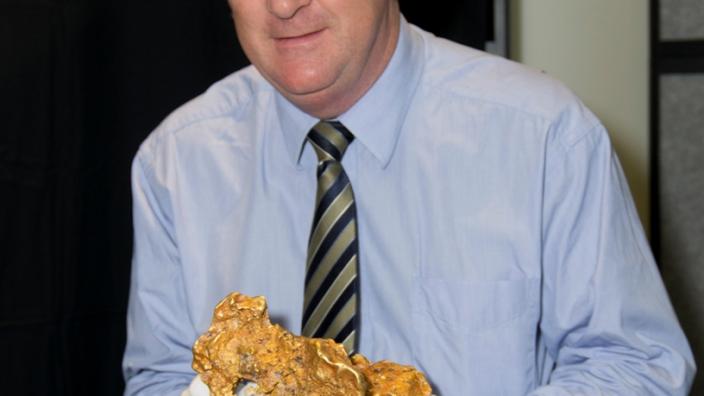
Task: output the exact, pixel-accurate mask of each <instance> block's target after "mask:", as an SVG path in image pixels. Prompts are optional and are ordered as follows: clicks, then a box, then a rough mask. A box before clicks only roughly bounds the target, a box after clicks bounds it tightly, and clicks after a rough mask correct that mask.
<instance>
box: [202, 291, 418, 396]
mask: <svg viewBox="0 0 704 396" xmlns="http://www.w3.org/2000/svg"><path fill="white" fill-rule="evenodd" d="M193 369H194V370H195V371H196V372H198V373H199V374H200V376H201V378H202V380H203V382H205V383H206V384H207V385H208V387H209V388H210V392H211V393H212V394H213V395H214V396H232V395H233V394H234V389H235V388H236V387H237V385H238V384H240V383H242V382H244V381H249V382H253V383H255V384H256V388H255V394H257V395H271V396H284V395H286V396H354V395H358V396H430V394H431V389H430V385H429V384H428V382H427V381H426V379H425V377H424V376H423V374H422V373H420V372H419V371H418V370H416V369H415V368H413V367H411V366H402V365H399V364H396V363H392V362H389V361H385V360H382V361H380V362H377V363H374V364H370V362H369V361H368V360H367V359H366V358H365V357H364V356H362V355H359V354H357V355H355V356H353V357H352V359H351V360H350V358H349V357H348V356H347V353H346V352H345V349H344V348H343V347H342V345H341V344H337V343H335V342H334V341H333V340H329V339H322V338H307V337H300V336H294V335H293V334H291V333H289V332H287V331H286V330H284V329H283V328H282V327H281V326H279V325H275V324H271V322H270V321H269V314H268V312H267V306H266V300H265V299H264V297H248V296H245V295H243V294H240V293H231V294H230V295H229V296H227V297H225V299H224V300H222V301H221V302H220V303H219V304H218V305H217V306H216V307H215V314H214V315H213V322H212V324H211V325H210V328H209V329H208V331H207V332H206V333H205V334H203V335H202V336H200V338H198V340H197V341H196V343H195V344H194V345H193Z"/></svg>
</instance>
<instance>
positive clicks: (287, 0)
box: [267, 0, 311, 19]
mask: <svg viewBox="0 0 704 396" xmlns="http://www.w3.org/2000/svg"><path fill="white" fill-rule="evenodd" d="M310 2H311V0H267V3H268V4H267V5H268V8H269V12H271V13H272V14H274V15H276V16H277V17H279V18H281V19H289V18H291V17H293V16H294V15H296V13H297V12H298V10H300V9H301V8H303V7H305V6H307V5H308V4H310Z"/></svg>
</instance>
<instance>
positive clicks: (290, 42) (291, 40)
mask: <svg viewBox="0 0 704 396" xmlns="http://www.w3.org/2000/svg"><path fill="white" fill-rule="evenodd" d="M324 30H325V29H319V30H314V31H312V32H309V33H303V34H296V35H282V36H280V37H275V38H274V39H275V40H276V43H277V44H279V45H282V46H284V47H292V46H299V45H304V44H308V43H310V42H312V41H314V40H315V39H317V38H318V37H319V36H320V35H321V34H322V32H323V31H324Z"/></svg>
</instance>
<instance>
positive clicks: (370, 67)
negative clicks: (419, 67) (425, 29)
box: [229, 0, 400, 118]
mask: <svg viewBox="0 0 704 396" xmlns="http://www.w3.org/2000/svg"><path fill="white" fill-rule="evenodd" d="M229 3H230V7H231V9H232V11H233V16H234V20H235V27H236V30H237V36H238V38H239V41H240V44H241V45H242V48H243V49H244V52H245V54H246V55H247V57H248V58H249V60H250V61H251V62H252V63H253V64H254V66H255V67H256V68H257V69H258V70H259V72H260V73H261V74H262V75H263V76H264V77H265V78H266V79H267V80H268V81H269V82H270V83H271V84H273V85H274V86H275V87H276V88H277V89H278V90H279V92H281V93H282V94H283V95H284V96H285V97H286V98H288V99H289V100H290V101H291V102H293V103H294V104H296V105H297V106H298V107H299V108H301V109H302V110H303V111H305V112H307V113H309V114H311V115H314V116H317V117H319V118H330V117H335V116H337V115H339V114H340V113H342V112H344V111H345V110H347V109H348V108H349V107H351V106H352V105H353V104H354V102H356V101H357V100H358V99H359V98H360V97H361V96H362V95H364V93H365V92H366V91H367V89H368V88H369V87H370V86H371V85H372V84H373V83H374V81H376V79H377V77H379V75H380V74H381V73H382V72H383V70H384V68H385V67H386V64H387V63H388V61H389V59H390V58H391V55H392V54H393V51H394V48H395V46H396V40H397V36H398V26H399V18H400V13H399V11H398V3H397V2H396V0H229Z"/></svg>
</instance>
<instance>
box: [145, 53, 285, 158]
mask: <svg viewBox="0 0 704 396" xmlns="http://www.w3.org/2000/svg"><path fill="white" fill-rule="evenodd" d="M272 92H273V88H271V85H269V84H268V83H267V82H266V81H265V80H264V78H263V77H262V76H261V75H260V74H259V72H257V70H256V69H255V68H254V67H253V66H247V67H245V68H243V69H240V70H238V71H236V72H234V73H232V74H230V75H228V76H227V77H225V78H223V79H222V80H220V81H217V82H215V83H214V84H213V85H211V86H210V87H209V88H208V89H207V90H206V91H205V92H203V93H202V94H200V95H198V96H197V97H195V98H193V99H191V100H189V101H188V102H186V103H184V104H183V105H181V106H179V107H178V108H177V109H176V110H174V111H173V112H171V114H169V115H168V116H167V117H166V118H165V119H164V120H163V121H162V122H161V123H160V124H159V126H157V128H156V129H155V130H154V131H152V133H150V135H149V136H148V137H147V139H146V140H145V142H144V143H143V144H142V147H143V148H144V146H154V145H158V144H159V143H160V141H162V140H164V139H170V138H173V137H174V136H176V135H179V134H188V133H189V132H194V133H199V134H207V133H208V131H210V130H213V129H217V127H218V125H221V124H222V121H223V120H224V119H227V120H229V121H230V122H235V123H236V122H237V121H245V122H246V121H247V120H248V118H249V117H251V116H252V115H253V114H254V113H255V112H253V111H251V109H252V108H253V107H254V106H257V104H258V103H259V102H260V101H261V99H262V98H263V97H266V96H270V95H271V94H272Z"/></svg>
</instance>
